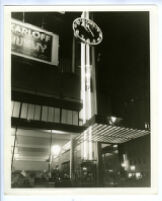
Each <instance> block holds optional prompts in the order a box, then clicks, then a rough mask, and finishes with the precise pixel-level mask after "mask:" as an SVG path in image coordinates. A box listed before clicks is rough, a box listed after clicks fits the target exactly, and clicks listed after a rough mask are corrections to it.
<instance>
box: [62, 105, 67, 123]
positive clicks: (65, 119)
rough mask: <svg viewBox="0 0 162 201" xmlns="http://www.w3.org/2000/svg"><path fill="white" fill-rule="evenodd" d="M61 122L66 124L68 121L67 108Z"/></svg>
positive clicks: (63, 112)
mask: <svg viewBox="0 0 162 201" xmlns="http://www.w3.org/2000/svg"><path fill="white" fill-rule="evenodd" d="M61 123H63V124H66V123H67V110H65V109H63V110H62V117H61Z"/></svg>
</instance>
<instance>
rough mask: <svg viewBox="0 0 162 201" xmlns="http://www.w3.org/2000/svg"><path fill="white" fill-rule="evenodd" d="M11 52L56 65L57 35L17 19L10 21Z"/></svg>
mask: <svg viewBox="0 0 162 201" xmlns="http://www.w3.org/2000/svg"><path fill="white" fill-rule="evenodd" d="M11 37H12V38H11V41H12V42H11V43H12V44H11V49H12V54H14V55H18V56H22V57H25V58H29V59H32V60H36V61H40V62H44V63H48V64H51V65H56V66H57V65H58V48H59V36H58V35H56V34H53V33H51V32H48V31H45V30H44V29H41V28H38V27H36V26H33V25H30V24H27V23H23V22H20V21H17V20H12V21H11Z"/></svg>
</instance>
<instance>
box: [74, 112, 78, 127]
mask: <svg viewBox="0 0 162 201" xmlns="http://www.w3.org/2000/svg"><path fill="white" fill-rule="evenodd" d="M73 125H78V112H76V111H73Z"/></svg>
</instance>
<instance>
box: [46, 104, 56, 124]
mask: <svg viewBox="0 0 162 201" xmlns="http://www.w3.org/2000/svg"><path fill="white" fill-rule="evenodd" d="M54 112H55V111H54V108H53V107H48V121H49V122H52V121H53V118H54Z"/></svg>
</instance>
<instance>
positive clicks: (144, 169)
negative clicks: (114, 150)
mask: <svg viewBox="0 0 162 201" xmlns="http://www.w3.org/2000/svg"><path fill="white" fill-rule="evenodd" d="M123 154H125V155H127V159H128V161H129V167H130V166H135V170H134V172H140V173H141V174H142V182H143V185H146V186H149V185H150V176H151V172H150V136H145V137H140V138H137V139H135V140H132V141H129V142H126V143H123V144H119V157H120V161H121V163H123ZM129 172H132V171H131V170H128V173H129Z"/></svg>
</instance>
